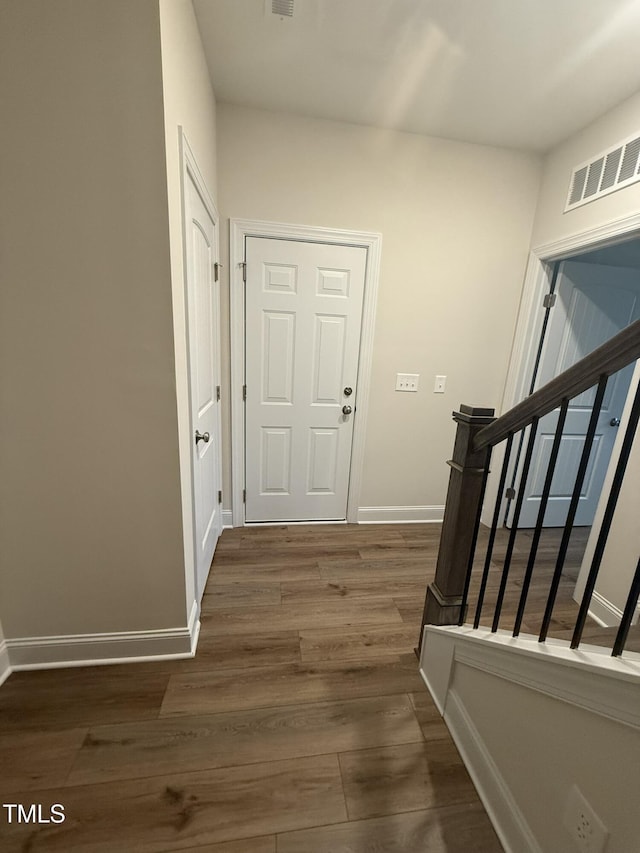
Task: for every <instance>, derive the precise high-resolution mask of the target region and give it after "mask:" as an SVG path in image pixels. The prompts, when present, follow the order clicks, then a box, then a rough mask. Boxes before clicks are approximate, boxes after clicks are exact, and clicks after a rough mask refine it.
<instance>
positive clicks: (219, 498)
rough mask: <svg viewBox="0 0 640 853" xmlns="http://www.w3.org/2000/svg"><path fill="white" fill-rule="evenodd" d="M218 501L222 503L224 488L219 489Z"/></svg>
mask: <svg viewBox="0 0 640 853" xmlns="http://www.w3.org/2000/svg"><path fill="white" fill-rule="evenodd" d="M218 503H219V504H221V503H222V489H218Z"/></svg>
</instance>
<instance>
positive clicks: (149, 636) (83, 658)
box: [0, 601, 200, 683]
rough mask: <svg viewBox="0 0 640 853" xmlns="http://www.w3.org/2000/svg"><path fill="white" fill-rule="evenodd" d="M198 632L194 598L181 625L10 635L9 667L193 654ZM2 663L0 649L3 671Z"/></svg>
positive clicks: (94, 663)
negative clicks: (62, 633) (16, 636)
mask: <svg viewBox="0 0 640 853" xmlns="http://www.w3.org/2000/svg"><path fill="white" fill-rule="evenodd" d="M199 634H200V619H199V607H198V604H197V602H195V601H194V603H193V606H192V608H191V614H190V617H189V624H188V625H185V626H184V627H180V628H163V629H160V630H154V631H119V632H114V633H108V634H72V635H68V636H53V637H18V638H8V639H7V640H6V647H7V650H8V663H9V665H10V668H9V671H19V670H28V669H56V668H58V667H71V666H99V665H102V664H115V663H141V662H143V661H154V660H171V659H173V658H190V657H193V656H194V655H195V653H196V647H197V644H198V637H199ZM1 667H2V656H1V652H0V672H1V671H2V670H1ZM7 674H8V673H7ZM0 683H2V677H1V676H0Z"/></svg>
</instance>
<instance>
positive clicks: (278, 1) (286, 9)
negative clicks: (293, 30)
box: [268, 0, 293, 18]
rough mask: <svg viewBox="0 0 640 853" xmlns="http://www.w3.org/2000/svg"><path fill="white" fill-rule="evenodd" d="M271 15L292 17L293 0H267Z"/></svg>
mask: <svg viewBox="0 0 640 853" xmlns="http://www.w3.org/2000/svg"><path fill="white" fill-rule="evenodd" d="M268 5H269V7H270V8H271V14H272V15H280V16H281V17H284V18H293V0H268Z"/></svg>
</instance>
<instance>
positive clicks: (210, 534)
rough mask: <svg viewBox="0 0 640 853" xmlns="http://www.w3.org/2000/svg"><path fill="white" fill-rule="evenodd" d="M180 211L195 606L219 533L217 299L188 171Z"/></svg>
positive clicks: (208, 215) (203, 210)
mask: <svg viewBox="0 0 640 853" xmlns="http://www.w3.org/2000/svg"><path fill="white" fill-rule="evenodd" d="M185 211H186V227H185V238H186V260H187V303H188V304H187V310H188V330H189V376H190V397H191V426H192V453H193V456H192V464H193V489H194V501H193V505H194V515H195V518H194V528H195V535H194V538H195V559H196V594H197V597H198V600H200V598H201V597H202V593H203V591H204V587H205V583H206V581H207V576H208V574H209V568H210V567H211V561H212V559H213V552H214V550H215V546H216V542H217V541H218V536H219V535H220V531H221V530H222V507H221V504H220V502H219V490H220V489H221V449H220V411H219V410H220V405H219V402H218V398H219V391H218V389H219V383H220V379H219V365H220V344H219V333H218V328H219V296H218V284H217V282H216V281H215V275H214V263H215V260H216V251H217V239H216V237H217V235H216V227H217V223H216V220H215V219H214V212H213V211H210V210H209V207H208V206H207V205H206V204H205V203H204V201H203V200H202V197H201V195H200V193H199V191H198V188H197V187H196V185H195V183H194V180H193V177H192V176H191V173H190V172H189V171H187V177H186V181H185Z"/></svg>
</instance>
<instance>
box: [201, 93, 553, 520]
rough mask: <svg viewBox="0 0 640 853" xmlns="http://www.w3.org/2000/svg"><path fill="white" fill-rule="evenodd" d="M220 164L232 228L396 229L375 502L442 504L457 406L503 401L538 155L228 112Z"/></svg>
mask: <svg viewBox="0 0 640 853" xmlns="http://www.w3.org/2000/svg"><path fill="white" fill-rule="evenodd" d="M218 158H219V159H218V166H219V186H220V195H219V198H220V208H221V213H222V216H223V218H224V219H225V221H226V220H227V218H228V217H246V218H252V219H261V220H269V221H276V222H290V223H299V224H306V225H319V226H327V227H333V228H347V229H357V230H363V231H376V232H381V233H382V235H383V243H382V272H381V282H380V292H379V300H378V315H377V323H376V331H375V344H374V358H373V375H372V387H371V399H370V409H369V421H368V429H367V440H366V461H365V472H364V482H363V491H362V495H361V505H362V506H439V505H442V504H443V503H444V499H445V493H446V485H447V479H448V468H447V466H446V465H445V460H446V459H448V458H449V457H450V454H451V446H452V439H453V424H452V421H451V411H452V410H453V409H454V408H457V407H458V405H459V404H460V403H461V402H466V403H480V404H484V405H489V406H491V405H493V406H497V405H498V403H499V401H500V399H501V396H502V390H503V384H504V381H505V375H506V370H507V365H508V361H509V355H510V350H511V344H512V337H513V328H514V323H515V318H516V313H517V309H518V304H519V298H520V292H521V288H522V280H523V274H524V268H525V263H526V258H527V249H528V246H529V241H530V235H531V225H532V221H533V215H534V209H535V203H536V196H537V191H538V180H539V162H538V159H537V158H536V157H533V156H529V155H526V154H522V153H515V152H512V151H507V150H502V149H497V148H490V147H484V146H476V145H468V144H464V143H458V142H449V141H445V140H441V139H430V138H426V137H421V136H417V135H412V134H406V133H397V132H392V131H382V130H374V129H371V128H366V127H360V126H355V125H349V124H341V123H335V122H329V121H320V120H312V119H305V118H299V117H294V116H291V115H287V114H278V113H271V112H263V111H258V110H252V109H246V108H242V107H237V106H231V105H227V104H219V106H218ZM222 245H223V246H224V247H225V251H226V247H227V237H226V234H225V239H224V240H223V244H222ZM223 260H225V259H223ZM225 262H226V260H225ZM396 372H409V373H419V374H420V390H419V392H418V393H417V394H399V393H396V392H395V391H394V387H395V374H396ZM435 374H446V375H447V377H448V379H447V391H446V393H445V394H444V395H434V394H433V393H432V388H433V382H434V376H435ZM227 396H228V395H227ZM225 455H227V456H228V446H227V453H226V454H225ZM226 482H227V483H228V482H229V470H228V469H227V471H226ZM226 491H227V492H228V490H226Z"/></svg>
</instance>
